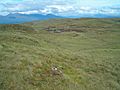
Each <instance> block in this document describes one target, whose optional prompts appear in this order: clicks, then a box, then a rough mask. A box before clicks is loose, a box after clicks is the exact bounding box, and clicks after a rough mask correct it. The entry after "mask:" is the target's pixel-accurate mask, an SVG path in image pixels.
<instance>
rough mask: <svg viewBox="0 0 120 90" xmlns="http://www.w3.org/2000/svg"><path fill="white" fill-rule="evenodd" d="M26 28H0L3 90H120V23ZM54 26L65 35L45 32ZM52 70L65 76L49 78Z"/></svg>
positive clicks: (51, 22)
mask: <svg viewBox="0 0 120 90" xmlns="http://www.w3.org/2000/svg"><path fill="white" fill-rule="evenodd" d="M26 25H27V26H25V27H24V26H20V25H13V26H11V25H8V26H6V27H7V28H6V27H5V26H3V25H0V90H120V55H119V54H120V19H105V20H104V19H74V20H73V19H62V20H48V21H42V22H32V23H27V24H26ZM29 26H31V27H32V28H34V30H29V29H28V27H29ZM11 27H12V28H11ZM20 27H23V28H20ZM53 27H54V28H56V30H57V29H59V28H60V29H63V30H66V31H67V32H62V33H51V32H48V31H44V30H43V29H45V28H50V30H53ZM66 27H69V28H66ZM71 28H72V29H74V30H78V32H68V31H71ZM76 28H77V29H76ZM26 29H28V30H26ZM39 29H42V30H40V31H39ZM79 30H83V31H82V32H79ZM54 65H55V66H57V67H58V68H59V69H60V70H61V71H62V72H63V76H60V75H56V76H51V73H50V69H51V67H53V66H54Z"/></svg>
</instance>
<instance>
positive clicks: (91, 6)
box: [0, 0, 120, 16]
mask: <svg viewBox="0 0 120 90" xmlns="http://www.w3.org/2000/svg"><path fill="white" fill-rule="evenodd" d="M9 13H21V14H35V13H37V14H38V13H39V14H55V15H61V16H78V15H80V14H99V13H100V14H108V15H120V0H0V15H7V14H9Z"/></svg>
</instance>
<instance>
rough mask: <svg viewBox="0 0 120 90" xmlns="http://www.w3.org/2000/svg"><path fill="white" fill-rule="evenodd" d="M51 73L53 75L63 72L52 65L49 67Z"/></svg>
mask: <svg viewBox="0 0 120 90" xmlns="http://www.w3.org/2000/svg"><path fill="white" fill-rule="evenodd" d="M51 74H52V75H53V76H55V75H62V74H63V72H62V71H61V70H59V69H58V67H52V68H51Z"/></svg>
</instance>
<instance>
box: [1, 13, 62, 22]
mask: <svg viewBox="0 0 120 90" xmlns="http://www.w3.org/2000/svg"><path fill="white" fill-rule="evenodd" d="M52 18H62V17H61V16H56V15H53V14H47V15H42V14H19V13H15V14H8V15H6V16H0V24H16V23H24V22H31V21H35V20H46V19H52Z"/></svg>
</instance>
